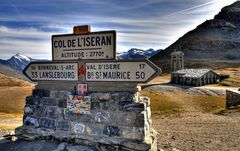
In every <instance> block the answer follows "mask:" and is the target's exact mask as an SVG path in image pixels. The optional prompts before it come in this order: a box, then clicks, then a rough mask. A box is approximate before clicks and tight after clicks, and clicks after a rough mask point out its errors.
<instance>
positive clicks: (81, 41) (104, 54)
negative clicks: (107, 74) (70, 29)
mask: <svg viewBox="0 0 240 151" xmlns="http://www.w3.org/2000/svg"><path fill="white" fill-rule="evenodd" d="M52 53H53V54H52V55H53V60H86V59H111V60H113V59H116V32H115V31H104V32H90V33H88V34H83V35H76V34H68V35H53V36H52Z"/></svg>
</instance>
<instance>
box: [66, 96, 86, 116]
mask: <svg viewBox="0 0 240 151" xmlns="http://www.w3.org/2000/svg"><path fill="white" fill-rule="evenodd" d="M90 109H91V97H90V96H78V95H69V96H68V98H67V110H66V111H67V112H70V113H74V114H90Z"/></svg>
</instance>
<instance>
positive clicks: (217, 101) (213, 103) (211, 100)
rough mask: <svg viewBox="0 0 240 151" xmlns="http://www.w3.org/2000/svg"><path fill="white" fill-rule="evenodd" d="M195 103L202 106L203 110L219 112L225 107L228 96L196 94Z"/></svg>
mask: <svg viewBox="0 0 240 151" xmlns="http://www.w3.org/2000/svg"><path fill="white" fill-rule="evenodd" d="M194 103H195V104H196V106H198V107H200V109H201V110H202V112H211V113H217V112H219V111H221V110H224V109H225V105H226V97H225V96H196V97H194Z"/></svg>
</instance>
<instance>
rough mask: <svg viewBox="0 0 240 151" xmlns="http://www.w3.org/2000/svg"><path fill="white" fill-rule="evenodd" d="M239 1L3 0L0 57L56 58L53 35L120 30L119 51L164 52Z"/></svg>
mask: <svg viewBox="0 0 240 151" xmlns="http://www.w3.org/2000/svg"><path fill="white" fill-rule="evenodd" d="M233 2H235V0H1V1H0V10H1V11H0V54H1V55H0V58H2V59H6V58H9V57H11V56H12V55H14V54H16V53H22V54H24V55H27V56H30V57H33V58H47V59H50V58H51V35H55V34H66V33H72V27H73V26H75V25H81V24H84V25H85V24H88V25H90V26H91V29H92V31H102V30H116V31H117V52H122V51H127V50H129V49H130V48H140V49H149V48H153V49H164V48H166V47H167V46H169V45H170V44H171V43H173V42H174V41H176V40H177V39H178V38H179V37H180V36H182V35H183V34H185V33H186V32H188V31H189V30H192V29H194V28H195V27H196V26H197V25H198V24H200V23H202V22H203V21H205V20H207V19H212V18H213V17H214V15H215V14H217V13H218V12H219V11H220V9H221V8H222V7H223V6H226V5H229V4H231V3H233Z"/></svg>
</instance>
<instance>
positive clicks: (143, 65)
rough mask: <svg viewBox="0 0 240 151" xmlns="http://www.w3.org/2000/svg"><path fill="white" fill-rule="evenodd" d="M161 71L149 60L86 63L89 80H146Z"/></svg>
mask: <svg viewBox="0 0 240 151" xmlns="http://www.w3.org/2000/svg"><path fill="white" fill-rule="evenodd" d="M159 72H161V71H160V69H159V68H157V67H156V66H154V65H153V64H151V63H150V62H149V61H114V62H97V63H86V81H87V82H104V81H106V82H107V81H112V82H121V81H125V82H146V81H149V80H150V79H151V78H152V77H153V76H155V75H156V74H157V73H159Z"/></svg>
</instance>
